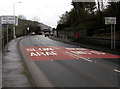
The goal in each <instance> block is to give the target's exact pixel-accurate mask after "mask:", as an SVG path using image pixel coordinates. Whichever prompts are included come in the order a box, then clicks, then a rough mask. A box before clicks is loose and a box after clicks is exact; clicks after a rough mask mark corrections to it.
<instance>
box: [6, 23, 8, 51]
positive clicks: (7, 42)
mask: <svg viewBox="0 0 120 89" xmlns="http://www.w3.org/2000/svg"><path fill="white" fill-rule="evenodd" d="M6 51H7V52H8V25H7V48H6Z"/></svg>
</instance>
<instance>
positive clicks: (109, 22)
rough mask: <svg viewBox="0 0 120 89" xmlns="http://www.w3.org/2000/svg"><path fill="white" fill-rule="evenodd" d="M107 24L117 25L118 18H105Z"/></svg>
mask: <svg viewBox="0 0 120 89" xmlns="http://www.w3.org/2000/svg"><path fill="white" fill-rule="evenodd" d="M105 24H116V17H105Z"/></svg>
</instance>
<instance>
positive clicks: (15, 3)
mask: <svg viewBox="0 0 120 89" xmlns="http://www.w3.org/2000/svg"><path fill="white" fill-rule="evenodd" d="M15 4H16V3H13V15H14V16H15ZM14 25H16V17H15V24H14ZM13 37H14V39H15V38H16V36H15V26H14V27H13Z"/></svg>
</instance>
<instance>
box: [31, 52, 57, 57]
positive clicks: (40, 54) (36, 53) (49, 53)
mask: <svg viewBox="0 0 120 89" xmlns="http://www.w3.org/2000/svg"><path fill="white" fill-rule="evenodd" d="M56 55H57V53H55V52H53V51H51V52H31V53H30V56H32V57H33V56H56Z"/></svg>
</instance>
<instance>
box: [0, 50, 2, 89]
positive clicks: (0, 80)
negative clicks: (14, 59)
mask: <svg viewBox="0 0 120 89" xmlns="http://www.w3.org/2000/svg"><path fill="white" fill-rule="evenodd" d="M0 88H2V51H0Z"/></svg>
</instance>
